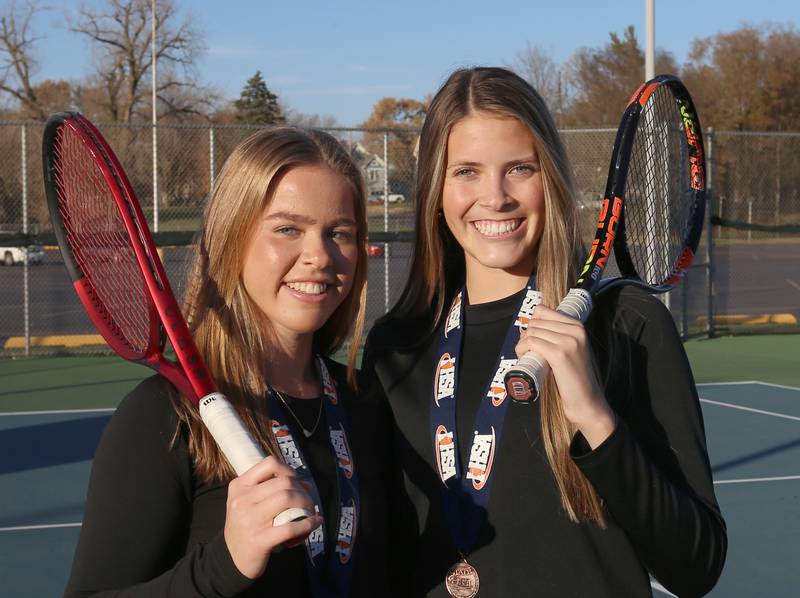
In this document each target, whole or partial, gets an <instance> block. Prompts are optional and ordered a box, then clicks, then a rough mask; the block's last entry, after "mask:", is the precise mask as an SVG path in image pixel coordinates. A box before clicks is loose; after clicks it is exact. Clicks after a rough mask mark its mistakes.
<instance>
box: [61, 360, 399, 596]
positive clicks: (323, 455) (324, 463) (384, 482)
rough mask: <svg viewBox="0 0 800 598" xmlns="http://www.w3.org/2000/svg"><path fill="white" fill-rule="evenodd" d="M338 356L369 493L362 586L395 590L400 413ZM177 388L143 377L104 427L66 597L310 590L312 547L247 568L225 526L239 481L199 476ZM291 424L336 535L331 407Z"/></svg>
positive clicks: (356, 591) (363, 592)
mask: <svg viewBox="0 0 800 598" xmlns="http://www.w3.org/2000/svg"><path fill="white" fill-rule="evenodd" d="M327 364H328V367H329V369H330V372H331V375H332V377H333V378H334V380H336V381H337V390H338V394H339V397H340V399H341V400H342V402H343V404H344V406H345V410H346V416H347V420H348V424H349V431H348V440H349V441H350V445H351V446H350V448H351V450H352V453H353V462H354V464H355V467H356V471H357V474H358V478H359V493H360V497H361V514H360V520H359V525H358V537H357V540H356V545H355V548H354V553H353V559H354V564H353V566H354V571H353V583H352V592H351V594H352V595H353V596H375V595H381V594H386V593H388V592H389V589H388V585H389V581H388V577H387V567H386V555H387V541H388V532H387V526H388V519H389V506H388V505H389V498H390V497H389V496H388V494H387V493H388V490H389V488H390V487H391V486H392V484H391V483H390V482H389V480H388V475H389V473H388V472H389V464H390V460H389V457H388V453H387V452H386V451H384V447H387V445H386V442H385V439H386V438H387V436H388V435H389V434H390V424H389V418H390V414H389V413H388V410H387V409H386V406H385V404H383V403H379V402H372V403H370V402H369V401H367V400H364V399H363V398H360V397H357V396H355V395H354V394H353V393H352V391H350V390H349V388H348V386H347V384H346V383H345V382H344V380H345V376H344V368H343V367H342V366H341V365H340V364H337V363H334V362H330V361H328V362H327ZM167 389H168V387H167V384H166V383H165V382H164V381H163V380H162V379H161V378H158V377H152V378H149V379H147V380H145V381H144V382H142V383H141V384H140V385H139V386H137V387H136V388H135V389H134V390H133V391H132V392H131V393H130V394H129V395H128V396H127V397H126V398H125V399H124V400H123V401H122V402H121V403H120V405H119V407H118V409H117V410H116V412H115V413H114V415H113V416H112V418H111V421H110V422H109V424H108V426H107V428H106V430H105V431H104V433H103V437H102V439H101V441H100V444H99V446H98V449H97V453H96V456H95V460H94V463H93V466H92V474H91V479H90V483H89V493H88V498H87V503H86V512H85V515H84V519H83V526H82V529H81V534H80V539H79V542H78V546H77V549H76V552H75V559H74V562H73V566H72V573H71V577H70V580H69V583H68V586H67V589H66V593H65V596H68V597H72V596H96V595H102V596H112V595H113V596H117V595H124V596H148V597H151V596H180V597H184V596H204V597H218V596H219V597H221V596H260V597H268V596H280V597H287V596H292V597H294V596H310V591H309V589H308V581H307V575H306V560H305V554H304V553H305V549H304V547H302V546H299V547H296V548H292V549H288V550H283V551H282V552H278V553H273V554H272V555H271V556H270V560H269V562H268V564H267V569H266V571H265V573H264V575H262V577H260V578H259V579H258V580H256V581H255V582H253V581H251V580H249V579H248V578H246V577H245V576H243V575H242V574H241V573H239V571H238V570H237V569H236V566H235V565H234V564H233V561H232V560H231V557H230V554H229V552H228V549H227V546H226V545H225V540H224V538H223V534H222V530H223V527H224V524H225V503H226V499H227V484H206V483H202V482H200V481H199V480H198V479H197V478H196V477H195V475H194V469H193V467H192V462H191V459H190V458H189V455H188V449H187V444H186V439H185V435H181V436H179V439H178V442H177V445H176V446H175V447H171V446H170V444H171V439H172V437H173V434H174V432H175V429H176V425H177V419H176V415H175V412H174V410H173V408H172V406H171V403H170V400H169V398H168V396H166V392H167ZM299 402H300V401H297V403H299ZM311 403H316V401H310V402H308V406H309V407H313V405H311ZM290 406H291V407H292V408H293V409H295V407H296V405H295V403H290ZM299 408H300V409H302V407H299ZM295 412H296V413H298V415H299V416H300V419H302V421H303V423H304V424H305V423H307V422H308V421H309V419H310V418H307V417H304V415H306V414H305V413H303V414H300V413H299V412H298V410H297V409H295ZM311 421H312V424H313V419H312V420H311ZM288 423H289V425H290V426H291V427H292V432H293V435H294V437H295V440H296V441H297V442H298V443H299V444H300V448H301V450H302V451H303V454H304V456H305V457H306V459H307V460H308V464H309V467H310V469H311V471H312V472H313V474H314V477H315V480H317V486H318V489H319V491H320V498H321V501H322V505H323V511H324V515H325V519H326V532H327V533H328V538H329V539H330V538H331V537H332V529H334V528H335V526H336V524H335V521H336V519H337V513H336V512H335V511H336V509H337V506H336V505H337V495H336V492H337V490H336V471H335V461H334V457H333V452H332V448H331V446H330V440H329V438H328V432H327V426H326V425H325V414H324V412H323V414H322V421H321V422H320V425H319V427H318V429H317V431H316V432H315V433H314V434H313V435H312V436H311V437H310V438H308V439H306V438H305V436H304V434H303V433H302V431H300V430H299V429H298V427H297V426H296V422H294V421H292V420H291V418H289V422H288ZM309 427H310V426H309ZM387 448H388V447H387ZM332 521H333V524H332V526H331V522H332ZM329 554H332V553H331V552H330V551H329ZM333 556H334V558H335V554H334V555H333ZM122 588H125V590H124V591H120V592H117V591H113V590H119V589H122Z"/></svg>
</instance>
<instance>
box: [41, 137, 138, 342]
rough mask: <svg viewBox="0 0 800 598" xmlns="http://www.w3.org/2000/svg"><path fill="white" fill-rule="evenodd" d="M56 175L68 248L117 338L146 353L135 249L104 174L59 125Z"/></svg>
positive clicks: (82, 147)
mask: <svg viewBox="0 0 800 598" xmlns="http://www.w3.org/2000/svg"><path fill="white" fill-rule="evenodd" d="M55 153H56V160H55V174H56V177H55V179H56V186H57V189H58V197H59V210H60V212H61V217H62V221H63V224H64V229H65V232H66V235H67V240H68V242H69V245H70V248H71V249H72V253H73V255H74V257H75V261H76V262H77V264H78V267H79V269H80V271H81V273H82V274H83V275H84V277H85V278H86V280H87V281H88V282H89V288H90V289H91V292H92V294H93V296H94V299H95V301H96V303H97V304H98V306H99V307H100V308H101V309H100V311H101V313H102V314H103V317H104V319H105V320H106V322H107V324H108V325H109V327H110V328H111V330H112V332H113V333H114V335H115V336H117V338H119V339H120V340H122V341H123V342H125V343H126V344H127V345H128V346H129V347H130V349H132V350H133V351H135V352H137V353H140V354H142V355H144V354H145V353H146V352H147V349H148V347H149V346H150V344H151V343H150V338H151V334H150V331H151V328H152V326H153V322H152V318H151V310H150V303H149V301H148V298H147V294H146V291H145V286H144V280H143V279H142V274H141V271H140V270H139V266H138V262H137V260H136V254H135V253H134V250H133V247H132V246H131V243H130V240H129V237H128V234H127V232H126V230H125V225H124V223H123V221H122V216H121V215H120V213H119V210H118V209H117V207H116V203H115V201H114V199H113V197H111V192H110V190H109V188H108V183H107V182H106V180H105V178H104V176H103V173H102V171H101V169H100V168H98V167H97V165H96V164H95V162H94V159H93V158H92V156H91V155H90V153H89V150H88V149H87V148H86V147H85V145H84V143H83V142H82V140H81V139H80V138H79V137H78V136H77V135H76V134H75V133H73V132H72V131H71V130H70V129H69V128H68V127H66V126H62V127H61V128H59V130H58V136H57V140H56V145H55Z"/></svg>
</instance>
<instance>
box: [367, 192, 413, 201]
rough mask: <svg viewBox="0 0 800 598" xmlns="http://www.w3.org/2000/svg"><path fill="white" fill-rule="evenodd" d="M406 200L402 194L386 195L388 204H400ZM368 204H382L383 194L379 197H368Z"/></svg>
mask: <svg viewBox="0 0 800 598" xmlns="http://www.w3.org/2000/svg"><path fill="white" fill-rule="evenodd" d="M405 200H406V196H405V195H403V194H402V193H390V194H389V195H388V201H389V203H400V202H403V201H405ZM369 202H370V203H383V194H380V195H370V197H369Z"/></svg>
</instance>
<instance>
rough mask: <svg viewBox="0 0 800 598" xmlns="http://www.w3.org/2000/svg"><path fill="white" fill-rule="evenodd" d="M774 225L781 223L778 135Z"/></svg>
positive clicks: (779, 140)
mask: <svg viewBox="0 0 800 598" xmlns="http://www.w3.org/2000/svg"><path fill="white" fill-rule="evenodd" d="M775 154H776V156H775V173H776V180H775V226H778V225H780V223H781V138H780V137H778V140H777V143H776V149H775ZM780 236H781V235H780V233H775V238H780Z"/></svg>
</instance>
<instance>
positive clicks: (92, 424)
mask: <svg viewBox="0 0 800 598" xmlns="http://www.w3.org/2000/svg"><path fill="white" fill-rule="evenodd" d="M698 389H699V392H700V397H701V401H702V408H703V412H704V414H705V422H706V433H707V437H708V449H709V454H710V456H711V462H712V466H713V470H714V480H715V485H716V492H717V497H718V498H719V502H720V504H721V506H722V510H723V514H724V515H725V518H726V520H727V523H728V536H729V542H730V546H729V550H728V558H727V562H726V565H725V571H724V572H723V575H722V578H721V580H720V582H719V584H718V585H717V587H716V588H715V589H714V591H713V592H712V593H711V594H710V596H716V597H725V598H738V597H745V596H746V597H752V596H771V597H780V596H795V595H797V588H798V587H800V570H798V567H797V552H796V544H797V538H800V388H795V387H791V386H781V385H776V384H767V383H763V382H736V383H720V384H700V385H698ZM111 412H112V410H110V409H92V410H72V411H35V412H17V413H6V414H0V487H1V488H2V489H3V491H2V493H0V579H2V580H3V595H4V596H9V597H14V598H16V597H23V596H24V597H27V596H30V597H36V598H41V597H47V596H60V595H61V593H62V591H63V587H64V585H65V583H66V580H67V576H68V575H69V567H70V562H71V559H72V553H73V550H74V548H75V543H76V542H77V539H78V533H79V528H80V521H81V517H82V514H83V502H84V498H85V493H86V484H87V481H88V476H89V469H90V466H91V459H92V457H93V454H94V449H95V446H96V445H97V442H98V440H99V438H100V434H101V433H102V430H103V427H104V426H105V423H106V422H107V421H108V418H109V417H110V416H111ZM654 595H655V596H657V597H658V596H669V595H671V594H669V593H668V592H666V591H664V590H663V589H662V588H660V587H659V586H658V584H657V583H654Z"/></svg>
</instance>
